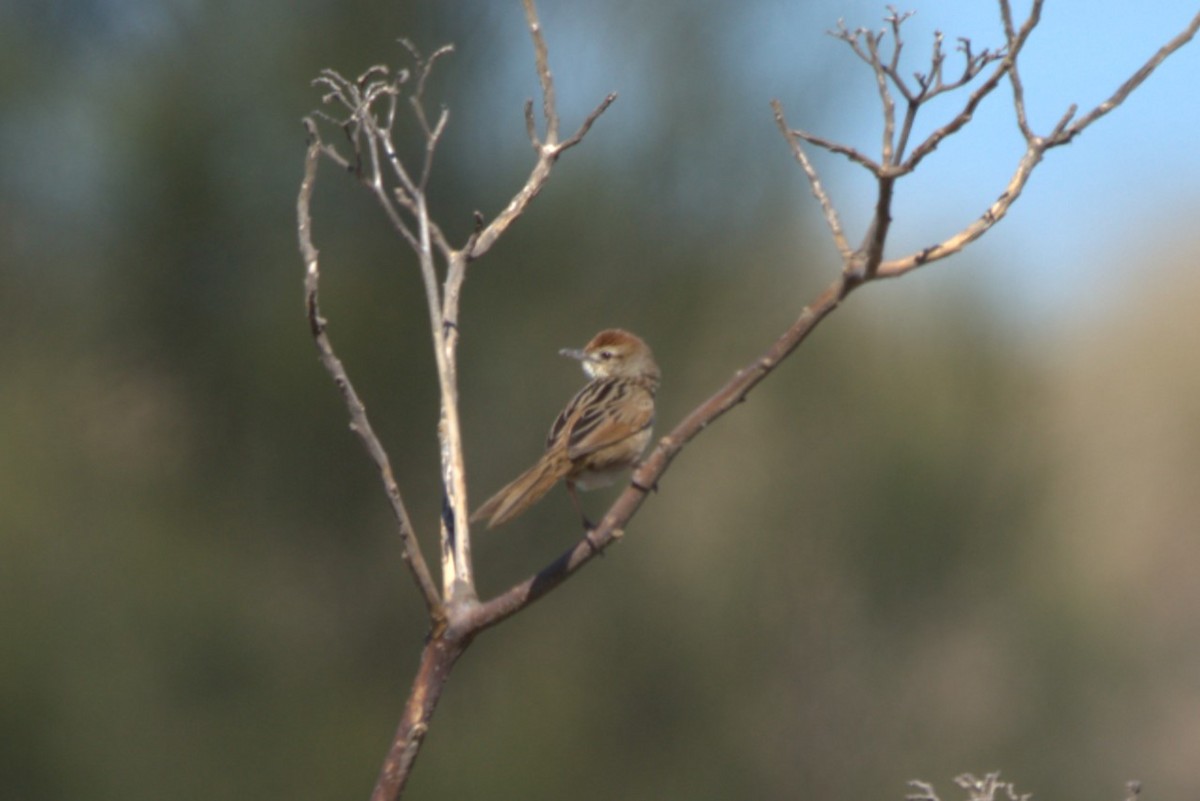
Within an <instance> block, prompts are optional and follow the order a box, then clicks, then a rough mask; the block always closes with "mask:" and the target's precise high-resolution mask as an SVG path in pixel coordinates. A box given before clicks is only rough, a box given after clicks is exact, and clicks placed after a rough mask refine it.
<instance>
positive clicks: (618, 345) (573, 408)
mask: <svg viewBox="0 0 1200 801" xmlns="http://www.w3.org/2000/svg"><path fill="white" fill-rule="evenodd" d="M559 353H561V354H562V355H563V356H569V357H571V358H572V359H578V360H579V361H580V362H581V363H582V365H583V371H584V372H585V373H587V375H588V378H590V379H591V381H590V382H588V384H587V385H586V386H585V387H584V388H583V389H581V390H579V392H578V393H577V394H576V395H575V397H574V398H572V399H571V402H570V403H568V404H567V407H566V408H565V409H563V410H562V412H561V413H560V414H559V415H558V419H557V420H555V421H554V425H553V426H551V427H550V434H549V435H548V436H547V437H546V452H545V453H543V454H542V458H540V459H538V461H537V464H535V465H534V466H533V467H531V468H529V469H528V470H526V471H525V472H524V473H522V474H521V475H519V476H518V477H517V478H516V479H515V480H514V481H513V482H512V483H511V484H509V485H508V486H506V487H505V488H504V489H502V490H500V491H499V492H497V493H496V494H495V495H493V496H492V497H491V498H490V499H489V500H488V501H487V503H485V504H483V506H480V507H479V508H478V509H477V510H476V511H475V514H473V515H471V521H472V522H477V521H480V520H486V521H487V526H488V528H495V527H496V526H499V525H501V524H502V523H507V522H508V521H509V520H512V519H513V518H514V517H516V516H517V515H519V514H521V513H523V512H524V511H525V510H526V509H528V508H529V507H530V506H533V505H534V504H535V503H537V502H538V501H539V500H541V498H542V496H543V495H545V494H546V493H547V492H549V491H550V488H551V487H553V486H554V485H555V484H557V483H558V482H559V481H560V480H562V479H565V480H566V483H567V492H568V493H570V495H571V503H572V504H574V506H575V510H576V511H577V512H579V516H580V517H581V518H582V519H583V524H584V527H585V528H588V529H590V528H592V526H591V524H590V523H589V522H588V519H587V517H586V516H585V515H584V514H583V507H582V506H581V505H580V503H579V496H578V495H577V494H576V492H575V490H576V488H578V489H583V490H588V489H593V488H595V487H602V486H605V485H606V484H610V483H612V481H613V480H614V479H615V478H616V477H617V475H618V474H619V473H620V472H621V471H623V470H625V469H627V468H629V467H632V466H633V464H634V463H635V462H637V460H638V457H640V456H641V455H642V451H643V450H645V448H646V443H648V442H649V441H650V433H651V427H652V426H653V425H654V393H655V392H657V391H658V382H659V375H660V374H659V370H658V364H657V363H656V362H655V361H654V354H653V353H651V352H650V347H649V346H648V345H647V344H646V343H645V342H643V341H642V340H641V339H640V338H638V337H636V336H634V335H633V334H631V333H629V332H628V331H623V330H621V329H619V328H609V329H607V330H604V331H601V332H600V333H599V334H596V336H594V337H593V338H592V341H591V342H589V343H587V345H585V346H584V347H583V349H582V350H571V349H564V350H561V351H559Z"/></svg>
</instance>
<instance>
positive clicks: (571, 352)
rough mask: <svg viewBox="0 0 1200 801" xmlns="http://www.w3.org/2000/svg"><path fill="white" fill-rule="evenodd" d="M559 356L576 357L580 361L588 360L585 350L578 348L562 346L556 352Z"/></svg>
mask: <svg viewBox="0 0 1200 801" xmlns="http://www.w3.org/2000/svg"><path fill="white" fill-rule="evenodd" d="M558 355H559V356H566V357H567V358H569V359H578V360H579V361H581V362H586V361H588V355H587V351H584V350H580V349H579V348H563V349H562V350H560V351H559V352H558Z"/></svg>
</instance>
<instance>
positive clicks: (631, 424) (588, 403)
mask: <svg viewBox="0 0 1200 801" xmlns="http://www.w3.org/2000/svg"><path fill="white" fill-rule="evenodd" d="M653 424H654V397H653V396H652V395H651V394H650V393H649V392H648V391H647V390H646V389H645V388H644V387H642V386H639V385H638V384H637V383H635V382H631V381H629V380H626V379H619V378H608V379H601V380H598V381H593V382H591V383H590V384H588V385H587V386H585V387H584V388H583V389H581V390H580V391H579V393H578V394H577V395H576V396H575V397H574V398H572V399H571V402H570V403H568V404H567V408H565V409H563V410H562V413H561V414H559V416H558V419H557V420H555V421H554V425H553V426H551V428H550V435H549V437H547V439H546V450H552V449H555V448H565V449H566V451H567V458H569V459H570V460H571V461H575V460H576V459H579V458H581V457H583V456H586V455H587V454H589V453H593V452H595V451H598V450H600V449H601V448H605V447H608V446H609V445H615V444H616V443H618V442H621V441H622V440H624V439H627V438H629V437H631V436H633V435H635V434H637V433H639V432H641V431H644V430H645V429H647V428H649V427H650V426H652V425H653Z"/></svg>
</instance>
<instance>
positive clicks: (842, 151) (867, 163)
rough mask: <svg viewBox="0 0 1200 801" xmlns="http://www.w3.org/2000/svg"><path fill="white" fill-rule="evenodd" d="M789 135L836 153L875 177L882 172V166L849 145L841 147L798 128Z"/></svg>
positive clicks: (841, 145) (836, 143)
mask: <svg viewBox="0 0 1200 801" xmlns="http://www.w3.org/2000/svg"><path fill="white" fill-rule="evenodd" d="M789 133H790V134H791V135H792V136H796V137H799V138H800V139H803V140H804V141H805V142H808V143H809V144H812V145H816V146H817V147H819V148H823V149H825V150H828V151H829V152H830V153H837V154H838V155H841V156H845V157H846V158H848V159H850V160H851V161H853V162H854V163H855V164H858V165H860V166H862V167H865V168H866V169H868V170H870V171H871V172H872V173H873V174H875V175H879V174H880V173H882V172H883V167H882V166H880V165H879V164H877V163H876V162H874V161H872V160H871V159H869V158H867V157H866V156H864V155H863V154H862V153H859V152H858V151H857V150H855V149H854V148H852V147H850V146H849V145H843V144H842V143H841V142H834V141H833V140H831V139H825V138H823V137H820V136H817V135H816V134H812V133H809V132H808V131H803V130H800V129H799V128H797V129H794V130H791V131H790V132H789Z"/></svg>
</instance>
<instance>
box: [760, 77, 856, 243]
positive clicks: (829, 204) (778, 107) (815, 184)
mask: <svg viewBox="0 0 1200 801" xmlns="http://www.w3.org/2000/svg"><path fill="white" fill-rule="evenodd" d="M771 108H772V109H774V110H775V123H776V124H777V125H778V126H779V131H780V132H781V133H782V134H783V137H784V139H786V140H787V142H788V144H789V145H791V148H792V155H793V156H794V157H795V159H796V161H797V162H799V164H800V168H801V169H803V170H804V174H805V176H806V177H807V178H808V185H809V186H810V187H811V188H812V193H813V196H814V197H816V199H817V202H818V203H820V204H821V213H822V214H824V216H825V223H826V225H828V226H829V233H830V234H831V235H832V236H833V243H834V245H835V246H836V247H837V250H838V253H840V254H841V256H842V260H843V261H845V260H847V259H849V258H850V256H851V255H852V249H851V247H850V243H849V242H848V241H847V240H846V234H845V232H844V231H843V230H842V221H841V219H840V218H839V217H838V213H837V209H836V208H834V205H833V201H832V200H830V199H829V194H828V193H827V192H826V191H825V187H824V186H823V185H822V184H821V178H820V176H819V175H817V168H816V167H814V166H813V163H812V161H810V160H809V158H808V154H807V153H805V152H804V146H803V145H801V144H800V137H799V136H798V135H797V134H796V133H795V132H794V131H792V130H791V129H789V128H788V125H787V121H786V120H785V119H784V117H783V105H782V104H781V103H780V102H779V101H778V100H772V101H771Z"/></svg>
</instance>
